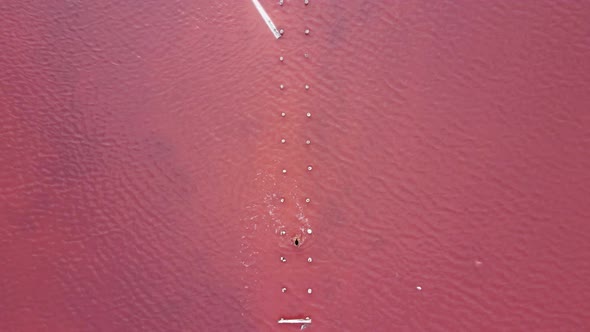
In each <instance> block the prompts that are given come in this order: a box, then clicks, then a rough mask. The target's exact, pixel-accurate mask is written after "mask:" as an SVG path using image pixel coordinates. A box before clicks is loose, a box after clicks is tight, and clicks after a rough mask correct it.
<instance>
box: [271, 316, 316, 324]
mask: <svg viewBox="0 0 590 332" xmlns="http://www.w3.org/2000/svg"><path fill="white" fill-rule="evenodd" d="M279 324H311V318H309V317H305V318H294V319H284V318H281V319H279Z"/></svg>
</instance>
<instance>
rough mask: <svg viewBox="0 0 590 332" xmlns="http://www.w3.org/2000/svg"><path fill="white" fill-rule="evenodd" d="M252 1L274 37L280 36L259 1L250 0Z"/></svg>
mask: <svg viewBox="0 0 590 332" xmlns="http://www.w3.org/2000/svg"><path fill="white" fill-rule="evenodd" d="M252 3H253V4H254V7H256V10H258V12H259V13H260V16H262V19H263V20H264V22H265V23H266V25H268V28H269V29H270V32H272V34H273V35H274V36H275V38H276V39H279V38H281V33H280V32H279V30H278V29H277V27H276V26H275V24H274V23H273V22H272V20H271V19H270V16H268V14H267V13H266V10H264V8H262V5H261V4H260V2H259V1H258V0H252Z"/></svg>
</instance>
